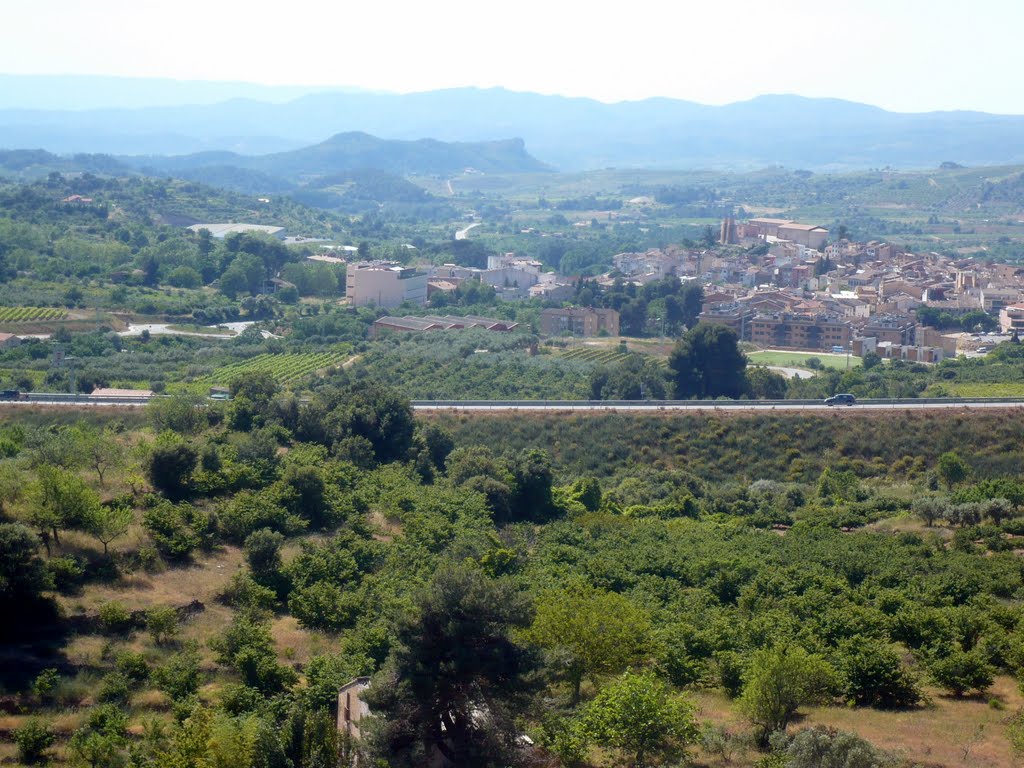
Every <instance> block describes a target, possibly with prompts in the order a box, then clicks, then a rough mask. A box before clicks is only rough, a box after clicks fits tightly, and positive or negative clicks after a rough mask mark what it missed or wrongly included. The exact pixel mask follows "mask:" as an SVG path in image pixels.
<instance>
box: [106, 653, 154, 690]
mask: <svg viewBox="0 0 1024 768" xmlns="http://www.w3.org/2000/svg"><path fill="white" fill-rule="evenodd" d="M114 666H115V668H116V669H117V671H118V672H120V673H121V674H122V675H124V676H125V677H126V678H128V679H129V680H130V681H131V682H133V683H141V682H142V681H143V680H145V679H146V678H147V677H149V665H148V664H146V658H145V656H143V655H142V654H141V653H133V652H131V651H124V652H123V653H119V654H118V656H117V659H116V661H115V663H114Z"/></svg>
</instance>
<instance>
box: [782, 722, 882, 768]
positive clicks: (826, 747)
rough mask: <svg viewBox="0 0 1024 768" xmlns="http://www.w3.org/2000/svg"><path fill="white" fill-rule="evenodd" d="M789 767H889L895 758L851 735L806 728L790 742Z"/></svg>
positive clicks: (787, 758) (817, 728) (828, 729)
mask: <svg viewBox="0 0 1024 768" xmlns="http://www.w3.org/2000/svg"><path fill="white" fill-rule="evenodd" d="M785 755H786V763H785V765H786V768H888V767H889V766H896V765H898V764H899V763H898V761H897V760H896V759H895V758H893V757H892V756H890V755H888V754H886V753H885V752H882V751H881V750H879V749H877V748H875V747H874V746H873V745H872V744H871V743H870V742H867V741H865V740H864V739H862V738H861V737H860V736H857V735H856V734H852V733H845V732H843V731H837V730H835V729H832V728H823V727H820V726H819V727H816V728H807V729H805V730H802V731H800V732H799V733H798V734H796V736H794V737H793V739H792V740H791V741H790V742H789V746H788V747H786V750H785Z"/></svg>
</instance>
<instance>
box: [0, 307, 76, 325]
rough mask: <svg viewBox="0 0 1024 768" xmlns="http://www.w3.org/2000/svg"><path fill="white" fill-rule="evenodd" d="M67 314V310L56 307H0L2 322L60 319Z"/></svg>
mask: <svg viewBox="0 0 1024 768" xmlns="http://www.w3.org/2000/svg"><path fill="white" fill-rule="evenodd" d="M67 314H68V313H67V310H64V309H57V308H54V307H0V323H27V322H32V321H38V320H59V319H61V318H63V317H66V316H67Z"/></svg>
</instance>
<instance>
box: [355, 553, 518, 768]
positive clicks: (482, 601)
mask: <svg viewBox="0 0 1024 768" xmlns="http://www.w3.org/2000/svg"><path fill="white" fill-rule="evenodd" d="M529 618H530V613H529V604H528V602H527V601H526V600H525V599H524V598H523V596H522V595H521V594H520V593H518V592H517V591H515V589H514V587H513V585H512V584H511V583H509V582H506V581H491V580H489V579H488V578H487V577H486V576H484V575H483V573H481V572H480V571H478V570H471V569H468V568H455V567H448V568H444V569H443V570H441V571H439V572H438V573H437V574H436V575H435V576H434V578H433V579H432V580H431V582H430V584H429V585H427V587H426V588H425V589H423V590H421V592H420V593H419V595H418V596H417V598H416V601H415V604H414V607H413V608H412V610H411V611H409V612H408V614H407V615H405V616H404V617H402V618H401V619H400V620H399V622H398V625H397V627H396V629H395V641H396V642H395V646H394V647H393V650H392V652H391V656H390V657H389V659H388V662H387V664H386V665H385V668H384V670H382V672H381V673H379V674H378V675H377V677H376V678H375V679H374V681H373V684H372V685H371V687H370V689H369V691H368V692H367V702H368V704H369V706H370V709H371V711H373V712H374V713H377V714H379V716H380V717H381V721H380V727H379V729H378V731H377V733H376V734H375V735H374V737H373V745H374V749H375V751H376V752H377V754H378V755H379V756H380V757H381V758H382V759H384V760H386V761H387V763H388V765H391V766H422V765H428V764H430V763H432V762H434V761H435V760H436V759H437V758H438V756H443V758H444V759H445V760H447V761H449V763H450V764H452V765H455V766H481V767H482V768H484V767H486V766H507V765H511V764H513V763H515V762H516V740H517V737H518V732H517V729H516V727H515V722H514V718H515V716H516V715H517V714H519V713H520V712H522V711H523V709H524V707H525V706H526V704H527V702H528V696H529V693H530V688H531V685H530V683H529V677H528V676H529V674H530V672H531V670H532V668H533V666H534V664H533V658H532V656H531V654H530V653H529V651H528V650H527V649H526V648H524V647H522V646H520V645H519V644H517V643H516V642H515V641H514V640H513V639H512V636H511V631H512V630H513V629H514V628H516V627H525V626H526V625H527V624H528V623H529Z"/></svg>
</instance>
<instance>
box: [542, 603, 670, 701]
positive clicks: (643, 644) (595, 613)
mask: <svg viewBox="0 0 1024 768" xmlns="http://www.w3.org/2000/svg"><path fill="white" fill-rule="evenodd" d="M528 636H529V638H530V640H531V641H532V642H534V643H536V644H537V645H539V646H540V647H541V648H544V649H546V650H547V651H549V652H550V653H551V654H552V655H553V656H554V657H555V658H557V659H558V661H557V663H558V664H559V665H560V666H562V671H563V673H564V675H565V677H566V678H567V679H568V681H569V683H570V685H571V686H572V700H573V702H577V701H579V698H580V685H581V683H582V682H583V678H584V677H587V676H590V677H593V676H594V675H598V674H610V673H615V672H621V671H622V670H623V669H624V668H625V667H626V666H628V665H629V664H630V663H631V662H633V661H634V660H636V659H637V658H639V657H640V656H641V655H642V654H643V653H644V652H645V651H646V650H647V648H648V645H649V637H650V619H649V618H648V616H647V614H646V613H645V612H644V611H642V610H640V609H639V608H637V607H636V606H635V605H633V603H631V602H630V601H629V599H628V598H626V597H624V596H622V595H620V594H618V593H616V592H604V591H601V590H598V589H595V588H593V587H591V586H589V585H582V584H579V585H574V586H572V587H570V588H569V589H565V590H549V591H547V592H544V593H542V594H541V595H540V597H539V598H538V599H537V615H536V617H535V619H534V622H533V626H531V627H530V631H529V633H528Z"/></svg>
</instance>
